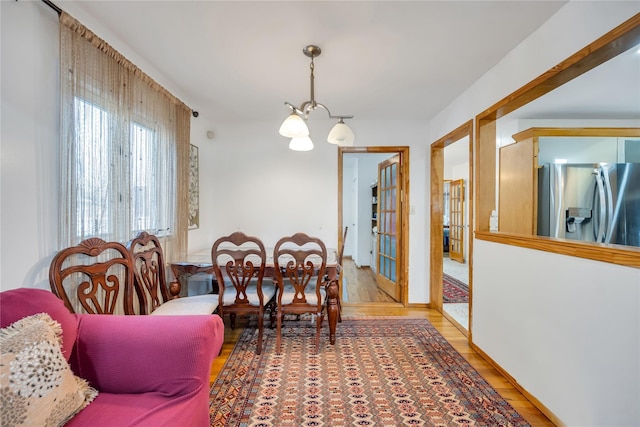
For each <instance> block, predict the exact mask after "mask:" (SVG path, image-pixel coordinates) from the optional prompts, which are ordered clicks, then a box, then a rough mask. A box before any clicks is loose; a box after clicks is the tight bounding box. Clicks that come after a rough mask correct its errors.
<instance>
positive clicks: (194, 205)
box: [189, 144, 200, 230]
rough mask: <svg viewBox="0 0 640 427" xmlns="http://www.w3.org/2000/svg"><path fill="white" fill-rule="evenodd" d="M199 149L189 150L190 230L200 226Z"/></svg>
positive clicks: (192, 146)
mask: <svg viewBox="0 0 640 427" xmlns="http://www.w3.org/2000/svg"><path fill="white" fill-rule="evenodd" d="M199 175H200V173H199V170H198V147H196V146H195V145H193V144H192V145H191V147H190V149H189V230H192V229H194V228H198V227H199V226H200V182H199Z"/></svg>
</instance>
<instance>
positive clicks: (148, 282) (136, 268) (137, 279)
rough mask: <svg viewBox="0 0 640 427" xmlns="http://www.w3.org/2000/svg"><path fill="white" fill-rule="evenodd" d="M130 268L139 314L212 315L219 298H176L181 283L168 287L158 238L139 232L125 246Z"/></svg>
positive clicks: (198, 296)
mask: <svg viewBox="0 0 640 427" xmlns="http://www.w3.org/2000/svg"><path fill="white" fill-rule="evenodd" d="M127 250H128V251H129V254H130V257H131V262H132V265H133V275H134V286H135V290H136V295H137V297H138V303H139V313H140V314H152V315H190V314H213V313H214V312H215V311H216V309H217V308H218V295H215V294H205V295H193V296H185V297H179V294H180V283H179V282H178V281H177V280H176V281H175V282H172V283H171V284H169V285H167V275H166V265H165V264H166V262H165V260H164V255H163V251H162V246H161V245H160V241H159V240H158V238H157V237H156V236H155V235H153V234H149V233H147V232H146V231H142V232H141V233H140V234H138V235H137V236H136V237H135V238H133V239H131V240H130V241H129V243H128V244H127Z"/></svg>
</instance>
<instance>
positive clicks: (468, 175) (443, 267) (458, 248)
mask: <svg viewBox="0 0 640 427" xmlns="http://www.w3.org/2000/svg"><path fill="white" fill-rule="evenodd" d="M472 140H473V121H472V120H470V121H468V122H467V123H465V124H463V125H462V126H460V127H458V128H457V129H455V130H454V131H452V132H451V133H449V134H448V135H446V136H444V137H443V138H441V139H439V140H438V141H436V142H434V143H433V144H431V197H430V199H431V224H430V230H431V242H430V248H431V250H430V271H431V274H430V281H431V291H430V306H431V307H432V308H435V309H437V310H438V311H440V312H441V313H442V314H443V315H444V316H445V317H446V318H447V319H449V320H450V321H452V323H453V324H454V325H456V327H458V329H460V330H461V331H462V332H463V333H464V334H465V335H467V336H468V337H469V338H470V335H471V313H472V310H471V301H472V299H471V293H472V283H471V282H472V280H471V278H472V274H471V272H472V268H471V261H472V246H473V245H472V242H473V227H472V226H471V225H472V223H471V218H473V203H472V197H471V195H472V194H473V179H472V177H473V161H472V159H473V141H472Z"/></svg>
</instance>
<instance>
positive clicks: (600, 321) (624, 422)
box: [473, 240, 640, 426]
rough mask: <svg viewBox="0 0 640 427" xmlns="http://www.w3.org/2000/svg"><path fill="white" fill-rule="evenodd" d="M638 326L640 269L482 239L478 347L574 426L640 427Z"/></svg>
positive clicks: (477, 270) (476, 298)
mask: <svg viewBox="0 0 640 427" xmlns="http://www.w3.org/2000/svg"><path fill="white" fill-rule="evenodd" d="M489 284H490V285H489ZM638 325H640V269H634V268H627V267H621V266H617V265H613V264H606V263H600V262H594V261H589V260H585V259H581V258H575V257H569V256H564V255H554V254H550V253H548V252H542V251H534V250H530V249H523V248H518V247H515V246H508V245H501V244H496V243H491V242H486V241H481V240H476V241H475V242H474V263H473V340H474V342H476V344H478V345H479V346H480V347H481V348H482V350H483V351H484V352H485V353H487V354H489V355H490V356H491V357H492V358H493V359H494V360H496V362H498V363H499V364H500V366H502V368H504V369H505V370H506V371H507V372H509V374H510V375H511V376H512V377H513V378H514V379H515V380H516V381H517V382H518V384H520V385H521V386H522V387H524V388H525V389H526V390H527V391H528V392H529V393H531V394H532V395H533V396H536V397H537V398H538V399H540V400H541V401H542V403H543V404H544V405H545V406H546V407H547V408H549V410H550V411H551V412H553V413H555V414H556V415H558V416H559V417H560V419H561V420H562V421H564V422H565V423H566V424H567V425H573V426H637V425H640V424H639V421H640V418H639V417H640V413H639V412H640V409H639V406H638V403H639V402H640V344H639V342H640V338H639V337H640V334H639V331H638V327H639V326H638Z"/></svg>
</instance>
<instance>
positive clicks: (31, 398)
mask: <svg viewBox="0 0 640 427" xmlns="http://www.w3.org/2000/svg"><path fill="white" fill-rule="evenodd" d="M61 335H62V328H61V327H60V324H59V323H58V322H56V321H55V320H53V319H52V318H51V317H50V316H49V315H48V314H46V313H38V314H34V315H33V316H29V317H25V318H23V319H21V320H18V321H17V322H15V323H13V324H11V325H9V326H8V327H6V328H3V329H0V349H1V350H2V356H1V358H0V401H1V402H2V422H1V425H3V426H4V425H11V426H21V425H25V426H26V425H37V426H60V425H62V424H64V423H66V422H67V421H68V420H69V419H71V417H73V416H74V415H75V414H77V413H78V412H79V411H80V410H81V409H82V408H84V407H85V406H87V405H88V404H89V403H90V402H91V401H92V400H93V399H94V398H95V397H96V396H97V395H98V392H97V390H95V389H93V388H92V387H90V386H89V384H88V383H87V382H86V381H85V380H83V379H82V378H79V377H77V376H75V375H74V374H73V372H72V371H71V368H70V367H69V364H68V363H67V361H66V359H65V358H64V356H63V354H62V350H61V343H62V336H61Z"/></svg>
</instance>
